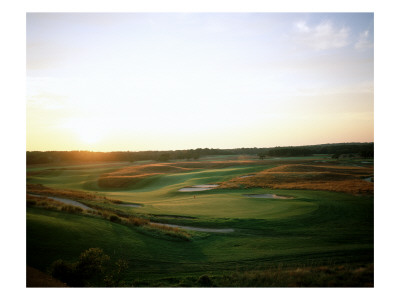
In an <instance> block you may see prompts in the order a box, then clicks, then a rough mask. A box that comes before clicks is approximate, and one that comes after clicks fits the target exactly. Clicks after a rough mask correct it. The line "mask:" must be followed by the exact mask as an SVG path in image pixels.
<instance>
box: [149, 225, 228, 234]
mask: <svg viewBox="0 0 400 300" xmlns="http://www.w3.org/2000/svg"><path fill="white" fill-rule="evenodd" d="M150 224H157V225H163V226H168V227H175V228H180V229H186V230H193V231H201V232H213V233H231V232H234V231H235V230H234V229H232V228H227V229H217V228H200V227H192V226H181V225H174V224H164V223H150Z"/></svg>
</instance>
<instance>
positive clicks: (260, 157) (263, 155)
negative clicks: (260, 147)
mask: <svg viewBox="0 0 400 300" xmlns="http://www.w3.org/2000/svg"><path fill="white" fill-rule="evenodd" d="M265 156H266V155H265V153H259V154H258V158H259V159H264V158H265Z"/></svg>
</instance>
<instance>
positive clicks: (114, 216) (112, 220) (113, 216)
mask: <svg viewBox="0 0 400 300" xmlns="http://www.w3.org/2000/svg"><path fill="white" fill-rule="evenodd" d="M110 221H111V222H115V223H121V218H120V217H118V216H116V215H111V216H110Z"/></svg>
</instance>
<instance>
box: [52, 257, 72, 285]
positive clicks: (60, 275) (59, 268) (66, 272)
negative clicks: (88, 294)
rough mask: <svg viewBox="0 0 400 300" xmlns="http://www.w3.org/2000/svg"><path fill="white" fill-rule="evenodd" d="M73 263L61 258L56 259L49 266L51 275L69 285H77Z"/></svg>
mask: <svg viewBox="0 0 400 300" xmlns="http://www.w3.org/2000/svg"><path fill="white" fill-rule="evenodd" d="M75 268H76V266H75V264H71V263H67V262H65V261H63V260H62V259H59V260H56V261H55V262H54V263H53V264H52V266H51V269H52V271H51V276H53V277H54V278H57V279H59V280H61V281H62V282H65V283H66V284H68V285H69V286H77V285H79V283H78V282H77V277H76V269H75Z"/></svg>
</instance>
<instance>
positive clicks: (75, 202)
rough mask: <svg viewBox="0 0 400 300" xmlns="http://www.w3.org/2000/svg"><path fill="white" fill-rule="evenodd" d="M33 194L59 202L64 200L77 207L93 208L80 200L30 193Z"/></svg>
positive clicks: (65, 202)
mask: <svg viewBox="0 0 400 300" xmlns="http://www.w3.org/2000/svg"><path fill="white" fill-rule="evenodd" d="M29 195H32V196H40V197H46V198H49V199H52V200H54V201H58V202H62V203H64V204H68V205H72V206H76V207H80V208H82V209H84V210H92V208H90V207H89V206H86V205H85V204H82V203H80V202H78V201H74V200H70V199H65V198H59V197H53V196H45V195H35V194H29Z"/></svg>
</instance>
